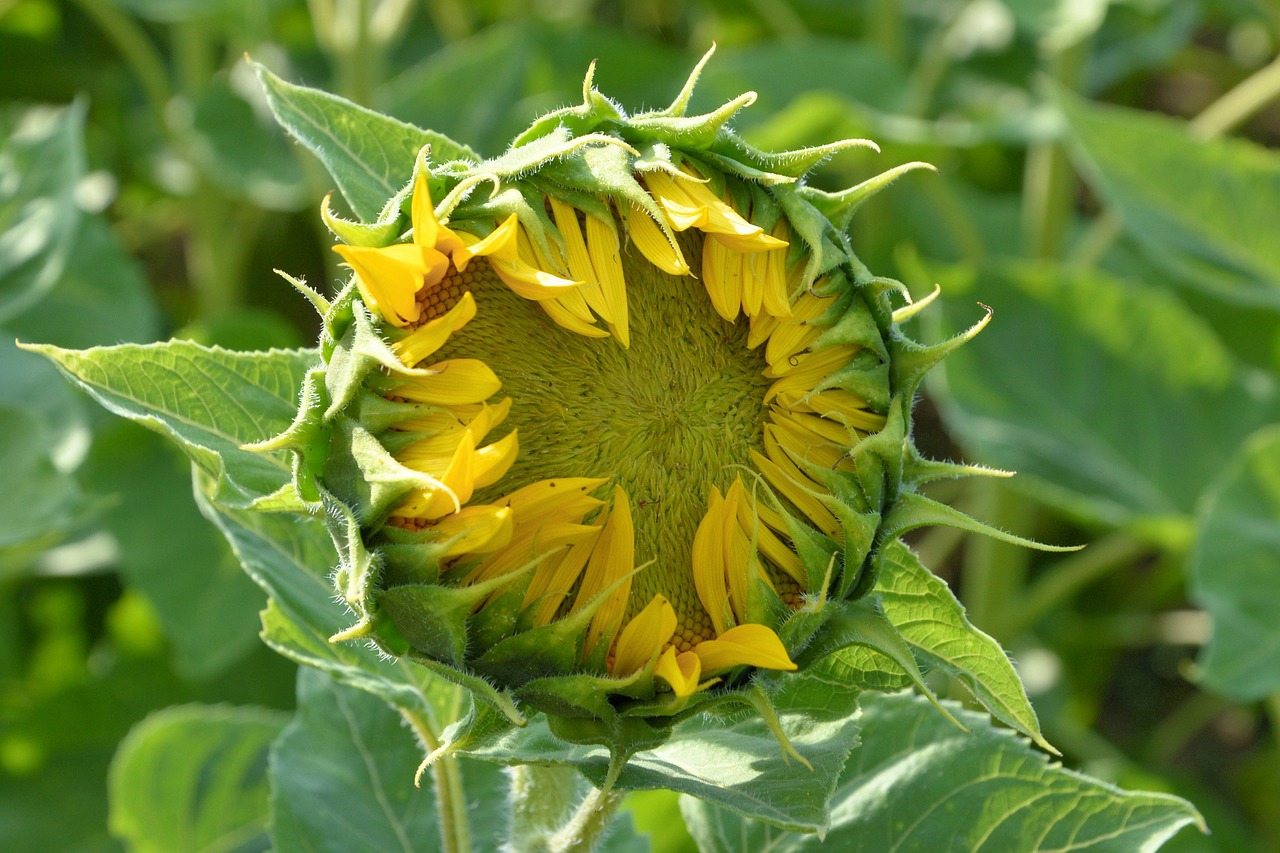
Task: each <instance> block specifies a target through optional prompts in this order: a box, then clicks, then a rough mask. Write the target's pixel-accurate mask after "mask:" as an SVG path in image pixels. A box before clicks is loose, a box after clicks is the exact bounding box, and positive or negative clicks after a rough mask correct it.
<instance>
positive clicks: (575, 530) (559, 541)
mask: <svg viewBox="0 0 1280 853" xmlns="http://www.w3.org/2000/svg"><path fill="white" fill-rule="evenodd" d="M599 536H600V530H599V529H598V528H596V527H593V526H591V525H589V524H571V523H568V522H552V523H550V524H544V525H542V526H541V527H539V528H538V529H537V530H523V531H522V530H520V528H519V525H518V523H517V527H516V533H515V536H514V538H513V539H512V540H511V544H509V545H507V546H506V547H505V548H503V549H501V550H500V551H497V552H496V553H494V554H492V555H490V556H489V557H488V558H486V559H485V561H484V562H483V563H481V564H480V565H479V566H477V567H476V568H474V569H472V571H471V573H470V574H468V575H467V578H466V580H465V583H469V584H472V583H481V582H483V581H487V580H490V579H492V578H496V577H500V576H502V575H506V574H510V573H511V572H514V571H516V570H517V569H520V568H523V567H524V566H525V565H527V564H528V563H530V562H533V561H534V560H537V559H539V558H543V559H550V558H549V557H547V555H548V554H552V553H553V552H555V551H557V550H559V549H561V548H564V547H566V546H572V545H576V544H578V543H581V542H591V541H595V540H597V539H598V537H599Z"/></svg>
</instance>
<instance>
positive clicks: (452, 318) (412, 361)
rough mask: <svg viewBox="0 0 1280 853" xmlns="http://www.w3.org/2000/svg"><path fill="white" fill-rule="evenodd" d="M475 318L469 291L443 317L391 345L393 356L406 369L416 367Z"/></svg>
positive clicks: (472, 297) (473, 299) (474, 307)
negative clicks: (393, 351)
mask: <svg viewBox="0 0 1280 853" xmlns="http://www.w3.org/2000/svg"><path fill="white" fill-rule="evenodd" d="M475 316H476V300H475V297H474V296H472V295H471V291H467V292H466V293H464V294H462V298H461V299H459V300H458V304H457V305H455V306H453V307H452V308H450V309H449V310H448V311H447V312H446V313H445V314H444V315H443V316H441V317H437V318H435V319H434V320H429V321H427V322H426V323H423V324H422V325H421V326H419V327H418V328H416V329H414V330H413V331H412V332H411V333H409V335H408V337H405V338H402V339H400V340H398V341H396V342H395V343H393V344H392V345H391V348H392V349H393V350H395V354H396V355H397V356H399V358H400V361H402V362H403V363H404V364H405V365H407V366H408V367H416V366H417V365H418V363H419V362H421V361H423V360H425V359H427V358H429V357H430V356H431V354H432V353H434V352H435V351H436V350H438V349H440V347H442V346H444V344H445V341H447V340H449V336H450V335H452V334H453V333H454V332H456V331H458V330H459V329H461V328H462V327H463V326H465V325H467V323H470V322H471V321H472V319H474V318H475Z"/></svg>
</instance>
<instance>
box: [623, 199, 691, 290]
mask: <svg viewBox="0 0 1280 853" xmlns="http://www.w3.org/2000/svg"><path fill="white" fill-rule="evenodd" d="M627 234H629V235H630V237H631V242H632V243H633V244H635V247H636V248H637V249H639V250H640V254H642V255H644V256H645V259H646V260H647V261H648V262H649V263H651V264H653V265H654V266H655V267H657V268H658V269H660V270H662V271H663V272H665V273H667V274H668V275H688V274H689V263H688V262H687V261H686V260H685V259H684V255H683V254H682V253H681V252H680V248H679V247H678V246H675V245H673V244H672V243H671V241H670V240H668V239H667V235H666V234H664V233H663V231H662V229H661V228H660V227H658V223H656V222H654V221H653V219H652V218H651V217H650V216H649V214H647V213H645V212H644V211H643V210H641V209H640V208H638V207H628V208H627Z"/></svg>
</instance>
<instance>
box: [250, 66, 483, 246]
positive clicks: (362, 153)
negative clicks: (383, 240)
mask: <svg viewBox="0 0 1280 853" xmlns="http://www.w3.org/2000/svg"><path fill="white" fill-rule="evenodd" d="M258 76H259V77H260V78H261V79H262V85H263V87H264V88H265V89H266V91H267V103H269V104H270V105H271V109H272V111H273V112H274V113H275V116H276V120H277V121H279V122H280V124H281V126H282V127H284V129H285V130H287V131H288V132H289V133H291V134H293V136H294V137H296V138H297V140H298V141H299V142H301V143H302V144H303V145H305V146H306V147H307V148H309V149H310V150H311V152H312V153H313V154H315V155H316V156H317V157H318V158H320V162H322V163H324V165H325V168H327V169H328V170H329V174H330V175H332V176H333V180H334V181H335V182H336V183H337V184H338V189H339V190H340V191H341V192H342V195H343V197H344V198H346V200H347V203H348V204H350V205H351V209H352V210H353V211H354V212H355V214H356V216H358V217H360V218H361V219H362V220H365V221H372V220H375V219H377V218H378V214H379V213H380V212H381V211H382V208H383V205H385V204H386V203H387V199H389V198H391V196H393V195H395V194H396V193H397V192H399V191H400V189H401V188H403V187H404V186H405V185H406V184H408V183H409V178H410V176H411V175H412V174H413V165H414V163H415V162H416V161H417V156H418V150H419V149H421V148H422V146H424V145H430V146H431V158H432V160H433V161H434V162H437V163H440V162H445V161H448V160H460V159H467V160H479V159H480V158H479V157H478V156H477V155H476V153H475V152H474V151H472V150H471V149H470V148H467V147H466V146H464V145H459V144H458V143H456V142H454V141H453V140H451V139H449V138H448V137H446V136H444V135H442V134H439V133H434V132H432V131H429V130H421V129H419V128H416V127H414V126H413V125H409V124H405V123H403V122H400V121H396V120H395V119H393V118H389V117H387V116H384V115H381V114H379V113H375V112H373V111H372V110H368V109H365V108H364V107H361V106H357V105H356V104H353V103H351V102H350V101H347V100H344V99H343V98H339V97H338V96H337V95H330V94H329V93H328V92H321V91H319V90H318V89H308V88H306V87H304V86H295V85H293V84H292V83H286V82H285V81H284V80H281V79H280V78H279V77H277V76H275V75H274V74H272V73H271V72H270V71H268V70H266V69H265V68H262V67H259V68H258ZM455 94H456V93H455Z"/></svg>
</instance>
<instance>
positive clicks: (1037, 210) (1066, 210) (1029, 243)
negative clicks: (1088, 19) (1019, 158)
mask: <svg viewBox="0 0 1280 853" xmlns="http://www.w3.org/2000/svg"><path fill="white" fill-rule="evenodd" d="M1085 51H1086V47H1085V45H1084V43H1083V42H1082V43H1080V44H1076V45H1073V46H1071V47H1069V48H1067V49H1065V50H1063V51H1062V52H1060V53H1057V54H1055V55H1053V56H1052V57H1050V59H1049V61H1048V67H1047V69H1046V70H1047V71H1048V72H1049V76H1050V77H1052V78H1053V80H1054V81H1056V82H1057V83H1060V84H1061V85H1063V86H1066V87H1067V88H1072V89H1074V88H1075V87H1076V84H1077V82H1078V79H1079V76H1080V71H1081V68H1082V67H1083V66H1084V59H1085V56H1086V53H1085ZM1074 186H1075V171H1074V170H1073V169H1072V168H1071V162H1070V161H1069V160H1068V159H1067V155H1066V153H1065V152H1064V151H1063V150H1062V144H1061V142H1060V141H1059V140H1057V139H1046V140H1041V141H1039V142H1034V143H1032V144H1031V147H1030V148H1028V149H1027V163H1026V172H1025V177H1024V179H1023V184H1022V194H1023V204H1022V211H1023V231H1024V233H1025V235H1026V253H1027V255H1028V256H1030V257H1032V258H1036V259H1042V260H1047V259H1049V258H1055V257H1057V256H1058V254H1059V253H1060V252H1061V249H1062V242H1063V239H1064V237H1065V235H1066V232H1067V229H1068V227H1069V226H1070V223H1071V217H1072V215H1073V213H1074V211H1075V191H1074Z"/></svg>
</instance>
